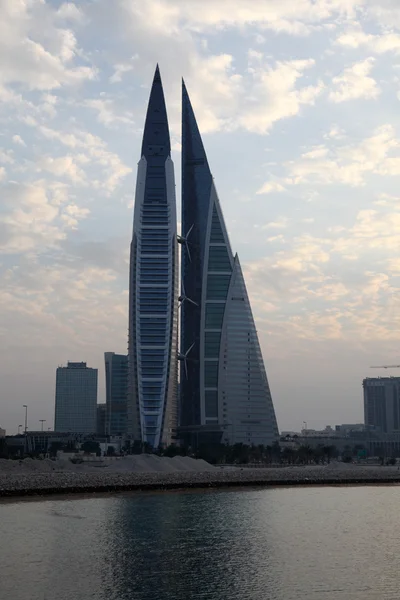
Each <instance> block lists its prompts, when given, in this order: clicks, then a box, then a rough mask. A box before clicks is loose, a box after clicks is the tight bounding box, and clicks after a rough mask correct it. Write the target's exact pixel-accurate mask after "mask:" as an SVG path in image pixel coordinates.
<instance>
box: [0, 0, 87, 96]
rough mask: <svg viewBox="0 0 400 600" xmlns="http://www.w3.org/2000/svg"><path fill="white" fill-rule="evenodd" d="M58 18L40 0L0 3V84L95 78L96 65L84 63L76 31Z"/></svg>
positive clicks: (50, 85)
mask: <svg viewBox="0 0 400 600" xmlns="http://www.w3.org/2000/svg"><path fill="white" fill-rule="evenodd" d="M64 6H66V5H64ZM71 6H73V5H71ZM75 8H76V7H75ZM61 9H62V7H61V8H60V10H61ZM70 11H71V9H70ZM64 12H65V10H64ZM58 16H60V13H59V14H58ZM56 18H57V12H56V11H55V10H54V9H53V8H52V7H50V5H49V4H44V3H42V2H39V1H35V0H33V1H32V2H29V3H25V2H17V3H16V2H9V1H3V2H2V3H1V4H0V20H1V26H0V85H1V84H2V85H6V84H21V85H23V86H24V87H25V88H27V89H30V90H35V89H36V90H49V89H55V88H59V87H60V86H62V85H74V84H78V83H81V82H82V81H85V80H88V79H94V78H95V76H96V69H95V68H94V67H93V66H92V65H85V64H82V61H81V58H80V56H79V55H80V49H79V48H78V45H77V41H76V37H75V35H74V33H73V32H72V31H71V30H70V29H60V28H58V27H57V26H56V24H55V19H56Z"/></svg>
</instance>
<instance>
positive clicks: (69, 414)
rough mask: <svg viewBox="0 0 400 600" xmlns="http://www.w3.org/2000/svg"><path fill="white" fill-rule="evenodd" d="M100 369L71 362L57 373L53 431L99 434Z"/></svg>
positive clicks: (83, 363)
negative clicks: (98, 381) (98, 376)
mask: <svg viewBox="0 0 400 600" xmlns="http://www.w3.org/2000/svg"><path fill="white" fill-rule="evenodd" d="M96 429H97V369H91V368H90V367H87V366H86V363H85V362H68V366H67V367H58V369H57V374H56V411H55V421H54V430H55V431H57V432H60V433H62V432H66V433H68V432H71V433H96Z"/></svg>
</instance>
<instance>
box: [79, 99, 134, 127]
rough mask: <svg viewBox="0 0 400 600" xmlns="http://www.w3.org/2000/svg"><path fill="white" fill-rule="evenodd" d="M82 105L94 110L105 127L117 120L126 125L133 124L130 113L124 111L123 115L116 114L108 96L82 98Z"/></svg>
mask: <svg viewBox="0 0 400 600" xmlns="http://www.w3.org/2000/svg"><path fill="white" fill-rule="evenodd" d="M82 105H83V106H86V107H88V108H91V109H93V110H95V111H96V112H97V118H98V120H99V122H100V123H102V124H103V125H105V126H106V127H109V126H110V125H112V124H114V123H118V122H119V123H125V124H128V125H133V124H134V121H133V119H132V115H131V114H129V113H125V114H124V115H121V114H118V111H117V110H116V109H115V107H114V102H113V100H111V99H109V98H106V99H100V98H97V99H90V100H84V101H83V103H82Z"/></svg>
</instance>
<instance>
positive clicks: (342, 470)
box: [0, 455, 400, 497]
mask: <svg viewBox="0 0 400 600" xmlns="http://www.w3.org/2000/svg"><path fill="white" fill-rule="evenodd" d="M5 462H10V463H11V462H15V461H1V463H0V497H1V496H3V497H6V496H24V495H36V494H38V495H40V494H57V493H70V492H74V493H76V492H80V493H85V492H97V491H99V492H100V491H101V492H104V491H111V492H112V491H123V490H146V489H148V490H150V489H174V488H196V487H197V488H204V487H224V486H251V485H253V486H260V485H265V486H278V485H310V484H311V485H320V484H325V485H335V484H346V483H347V484H357V483H362V484H376V483H400V470H399V468H398V467H397V466H395V467H392V466H388V467H387V466H384V467H381V466H374V465H371V466H369V465H353V464H343V463H331V464H330V465H310V466H303V467H302V466H296V467H293V466H288V467H280V468H271V467H269V468H258V469H250V468H240V467H237V468H232V467H231V468H222V467H213V466H211V465H209V464H208V463H206V462H205V461H200V460H195V459H190V458H188V457H184V458H183V457H175V458H160V457H156V456H148V455H146V456H144V455H142V456H132V457H126V458H125V459H123V460H120V461H115V462H113V463H112V464H111V465H110V466H107V467H93V466H85V465H72V464H71V463H69V464H68V465H67V464H58V463H54V462H52V461H29V460H28V462H26V461H23V463H22V464H21V465H19V466H13V467H10V465H7V466H6V467H5V465H4V463H5ZM40 462H41V463H45V464H41V465H39V464H36V463H40ZM33 463H35V464H33ZM17 464H18V463H17Z"/></svg>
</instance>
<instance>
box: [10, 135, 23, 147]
mask: <svg viewBox="0 0 400 600" xmlns="http://www.w3.org/2000/svg"><path fill="white" fill-rule="evenodd" d="M12 141H13V142H14V144H17V145H19V146H26V144H25V142H24V140H23V139H22V137H21V136H20V135H13V136H12Z"/></svg>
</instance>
